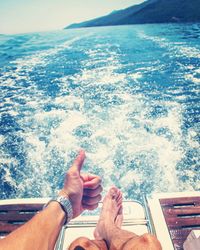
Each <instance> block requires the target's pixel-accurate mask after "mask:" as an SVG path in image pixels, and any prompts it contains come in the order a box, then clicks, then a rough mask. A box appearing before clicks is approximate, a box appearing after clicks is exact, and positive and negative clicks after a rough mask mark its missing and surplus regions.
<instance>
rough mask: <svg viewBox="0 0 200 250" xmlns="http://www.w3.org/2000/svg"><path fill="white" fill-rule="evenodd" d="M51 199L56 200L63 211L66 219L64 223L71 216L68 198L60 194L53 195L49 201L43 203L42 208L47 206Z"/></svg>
mask: <svg viewBox="0 0 200 250" xmlns="http://www.w3.org/2000/svg"><path fill="white" fill-rule="evenodd" d="M52 201H57V202H58V203H59V204H60V206H61V208H62V209H63V211H64V212H65V214H66V220H65V223H64V225H66V224H67V223H68V222H69V221H70V220H71V219H72V218H73V209H72V205H71V202H70V200H69V199H68V198H67V197H65V196H62V195H59V196H55V197H53V198H52V199H51V200H50V201H49V202H47V204H45V205H44V208H45V207H47V206H48V205H49V203H50V202H52Z"/></svg>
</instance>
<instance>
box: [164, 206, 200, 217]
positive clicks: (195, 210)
mask: <svg viewBox="0 0 200 250" xmlns="http://www.w3.org/2000/svg"><path fill="white" fill-rule="evenodd" d="M163 211H164V213H165V214H166V215H170V216H175V217H176V216H177V215H200V206H197V207H188V208H163Z"/></svg>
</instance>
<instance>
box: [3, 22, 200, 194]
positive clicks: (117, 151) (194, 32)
mask: <svg viewBox="0 0 200 250" xmlns="http://www.w3.org/2000/svg"><path fill="white" fill-rule="evenodd" d="M0 57H1V61H0V86H1V99H0V100H1V109H0V115H1V120H0V132H1V135H0V144H1V148H0V158H1V160H0V162H1V167H0V190H1V192H0V198H16V197H40V196H41V197H45V196H50V195H51V194H52V193H53V192H54V191H55V190H56V189H58V188H59V187H61V184H62V181H63V176H64V173H65V170H67V169H68V167H69V165H70V163H71V161H72V159H73V157H74V156H75V154H76V151H77V150H78V149H79V148H84V149H85V150H86V152H87V160H86V163H85V167H84V171H90V172H92V173H96V174H99V175H100V176H102V179H103V185H104V191H106V190H107V189H108V187H110V186H111V185H116V186H118V187H119V188H121V189H122V191H123V192H124V197H125V198H128V199H140V198H141V196H142V195H143V194H151V193H152V192H168V191H183V190H187V191H189V190H190V191H191V190H200V165H199V163H200V152H199V142H200V136H199V132H200V125H199V122H200V102H199V101H200V96H199V90H200V88H199V87H200V24H184V25H182V24H173V25H172V24H167V25H135V26H121V27H120V26H119V27H102V28H89V29H81V30H64V31H57V32H51V33H31V34H21V35H12V36H5V35H1V36H0Z"/></svg>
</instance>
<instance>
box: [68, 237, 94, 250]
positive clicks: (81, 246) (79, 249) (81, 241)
mask: <svg viewBox="0 0 200 250" xmlns="http://www.w3.org/2000/svg"><path fill="white" fill-rule="evenodd" d="M91 245H92V244H91V241H90V240H89V239H88V238H86V237H79V238H77V239H76V240H74V241H73V242H72V243H71V245H70V246H69V250H85V249H90V247H91Z"/></svg>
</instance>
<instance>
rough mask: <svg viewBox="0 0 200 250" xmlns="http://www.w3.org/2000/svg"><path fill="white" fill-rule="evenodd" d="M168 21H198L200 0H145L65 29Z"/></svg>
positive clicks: (199, 19) (199, 20)
mask: <svg viewBox="0 0 200 250" xmlns="http://www.w3.org/2000/svg"><path fill="white" fill-rule="evenodd" d="M170 22H172V23H174V22H200V0H147V1H145V2H143V3H141V4H138V5H134V6H131V7H128V8H126V9H123V10H118V11H113V12H112V13H110V14H108V15H106V16H103V17H98V18H95V19H92V20H89V21H85V22H81V23H74V24H71V25H69V26H67V27H65V29H72V28H85V27H97V26H113V25H128V24H145V23H170Z"/></svg>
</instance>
